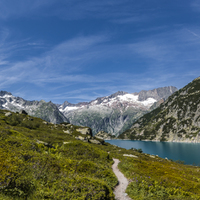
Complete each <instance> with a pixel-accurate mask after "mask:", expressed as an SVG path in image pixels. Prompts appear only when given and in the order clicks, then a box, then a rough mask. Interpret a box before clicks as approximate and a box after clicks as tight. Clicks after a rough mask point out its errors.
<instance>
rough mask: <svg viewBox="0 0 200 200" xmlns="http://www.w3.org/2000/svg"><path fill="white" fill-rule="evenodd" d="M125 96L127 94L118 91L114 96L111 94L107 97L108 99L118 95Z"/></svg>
mask: <svg viewBox="0 0 200 200" xmlns="http://www.w3.org/2000/svg"><path fill="white" fill-rule="evenodd" d="M125 94H128V92H124V91H118V92H115V93H114V94H111V95H110V96H108V98H115V97H117V96H119V95H125Z"/></svg>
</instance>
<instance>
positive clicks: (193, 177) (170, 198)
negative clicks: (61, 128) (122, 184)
mask: <svg viewBox="0 0 200 200" xmlns="http://www.w3.org/2000/svg"><path fill="white" fill-rule="evenodd" d="M99 148H102V149H105V150H107V151H110V156H112V157H115V158H118V159H120V161H121V162H120V163H119V166H118V167H119V169H120V170H121V171H122V173H124V175H125V176H126V177H127V178H128V179H129V182H130V184H129V186H128V188H127V190H126V192H127V193H128V195H129V196H130V197H131V198H132V199H134V200H143V199H145V200H152V199H159V200H163V199H165V200H194V199H195V200H198V199H200V167H196V166H190V165H183V162H182V161H175V162H174V161H172V160H167V159H162V158H160V157H158V156H151V155H149V154H144V153H142V150H141V149H130V150H126V149H123V148H119V147H116V146H114V147H113V146H112V145H109V144H106V146H100V147H99ZM123 154H131V155H135V156H137V158H130V157H124V156H123Z"/></svg>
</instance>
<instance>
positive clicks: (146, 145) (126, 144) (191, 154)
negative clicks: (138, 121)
mask: <svg viewBox="0 0 200 200" xmlns="http://www.w3.org/2000/svg"><path fill="white" fill-rule="evenodd" d="M107 142H109V143H110V144H114V145H117V146H119V147H122V148H125V149H131V148H136V149H142V151H143V152H144V153H148V154H152V155H158V156H160V157H162V158H165V157H167V158H168V159H173V160H181V161H184V162H185V164H190V165H192V164H195V165H200V156H199V151H200V144H193V143H174V142H150V141H134V140H108V141H107Z"/></svg>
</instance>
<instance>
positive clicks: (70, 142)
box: [63, 142, 71, 144]
mask: <svg viewBox="0 0 200 200" xmlns="http://www.w3.org/2000/svg"><path fill="white" fill-rule="evenodd" d="M69 143H71V142H63V144H69Z"/></svg>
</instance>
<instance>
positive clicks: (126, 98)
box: [60, 94, 157, 113]
mask: <svg viewBox="0 0 200 200" xmlns="http://www.w3.org/2000/svg"><path fill="white" fill-rule="evenodd" d="M155 102H157V100H155V99H153V98H148V99H146V100H145V101H139V100H138V95H134V94H124V95H118V96H116V97H114V98H108V97H105V99H104V100H103V101H102V102H101V103H100V104H99V103H98V101H97V100H95V101H92V102H91V103H90V104H89V105H84V106H83V105H82V106H75V105H74V106H67V107H65V108H64V109H63V108H60V111H61V112H65V113H66V112H70V111H73V110H77V109H84V108H88V107H90V108H92V107H102V106H103V107H112V106H116V105H117V104H124V106H125V107H130V106H132V107H135V108H137V107H145V108H150V107H151V106H152V105H153V104H154V103H155Z"/></svg>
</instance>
